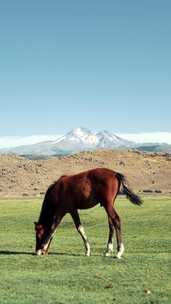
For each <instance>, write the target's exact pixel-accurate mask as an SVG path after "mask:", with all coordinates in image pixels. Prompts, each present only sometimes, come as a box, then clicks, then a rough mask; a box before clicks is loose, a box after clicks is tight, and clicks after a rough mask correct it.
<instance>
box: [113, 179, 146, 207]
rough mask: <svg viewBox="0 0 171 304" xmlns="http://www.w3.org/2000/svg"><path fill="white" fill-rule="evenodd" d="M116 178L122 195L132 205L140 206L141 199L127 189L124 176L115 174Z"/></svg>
mask: <svg viewBox="0 0 171 304" xmlns="http://www.w3.org/2000/svg"><path fill="white" fill-rule="evenodd" d="M116 177H117V179H118V181H119V183H120V184H121V185H122V188H123V193H124V194H125V195H126V197H127V198H128V199H129V200H130V201H131V202H132V203H133V204H135V205H139V206H140V205H142V203H143V202H142V200H141V198H140V197H139V196H138V195H137V194H135V193H134V192H132V191H131V190H130V189H129V188H128V186H127V183H126V178H125V176H124V175H123V174H120V173H116Z"/></svg>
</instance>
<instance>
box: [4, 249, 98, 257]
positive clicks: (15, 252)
mask: <svg viewBox="0 0 171 304" xmlns="http://www.w3.org/2000/svg"><path fill="white" fill-rule="evenodd" d="M1 255H32V256H37V255H36V253H35V252H28V251H13V250H0V256H1ZM53 255H56V256H74V257H81V256H84V253H82V254H79V253H73V252H49V253H48V256H53ZM93 255H94V254H93Z"/></svg>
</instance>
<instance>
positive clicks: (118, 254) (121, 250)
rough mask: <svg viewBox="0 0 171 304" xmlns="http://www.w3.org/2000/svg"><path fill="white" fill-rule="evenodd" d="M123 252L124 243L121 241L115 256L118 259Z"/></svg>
mask: <svg viewBox="0 0 171 304" xmlns="http://www.w3.org/2000/svg"><path fill="white" fill-rule="evenodd" d="M123 253H124V244H123V243H121V245H120V249H119V251H118V252H117V254H116V257H117V258H118V259H120V258H121V256H122V255H123Z"/></svg>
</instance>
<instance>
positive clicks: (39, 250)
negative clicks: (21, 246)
mask: <svg viewBox="0 0 171 304" xmlns="http://www.w3.org/2000/svg"><path fill="white" fill-rule="evenodd" d="M36 255H38V256H40V255H47V251H46V250H43V249H38V250H36Z"/></svg>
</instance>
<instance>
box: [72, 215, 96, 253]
mask: <svg viewBox="0 0 171 304" xmlns="http://www.w3.org/2000/svg"><path fill="white" fill-rule="evenodd" d="M71 216H72V218H73V221H74V224H75V227H76V229H77V231H78V233H79V234H80V235H81V237H82V239H83V242H84V246H85V250H86V252H85V255H86V256H90V255H91V250H90V243H89V241H88V238H87V236H86V234H85V231H84V227H83V226H82V225H81V221H80V217H79V214H78V211H77V210H74V211H72V212H71Z"/></svg>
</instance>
